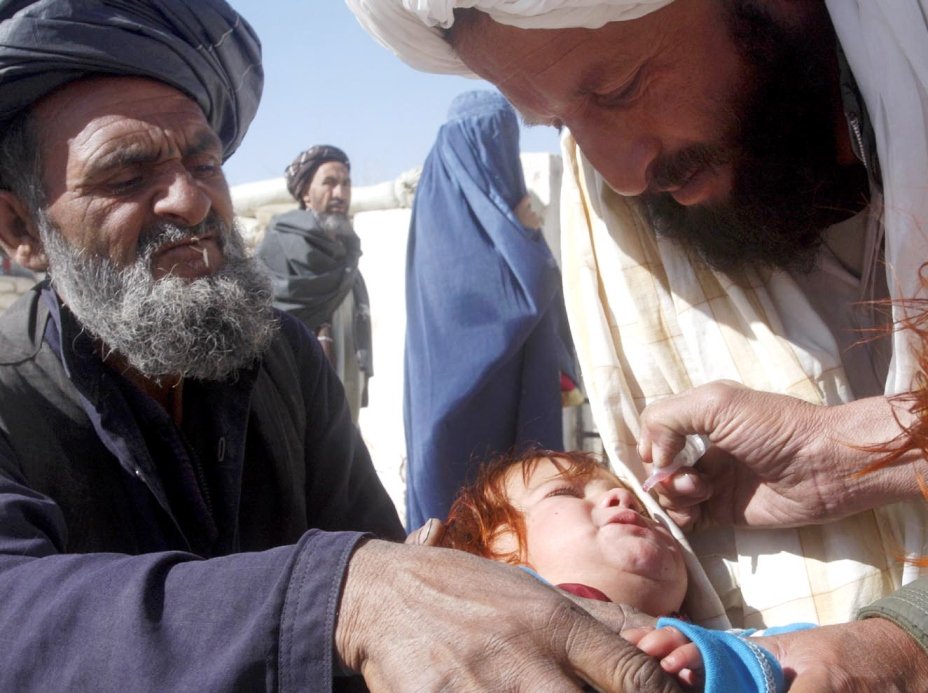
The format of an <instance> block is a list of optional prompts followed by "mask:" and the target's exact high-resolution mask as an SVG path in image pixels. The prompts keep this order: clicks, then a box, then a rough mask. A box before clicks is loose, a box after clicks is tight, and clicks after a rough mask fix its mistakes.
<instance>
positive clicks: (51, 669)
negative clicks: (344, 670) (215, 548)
mask: <svg viewBox="0 0 928 693" xmlns="http://www.w3.org/2000/svg"><path fill="white" fill-rule="evenodd" d="M12 454H13V453H12V451H11V450H10V447H9V445H8V444H7V442H6V441H5V440H4V439H3V438H2V437H0V463H2V468H3V469H6V470H10V469H13V468H14V465H12V464H8V463H9V462H10V461H11V460H10V459H9V456H10V455H12ZM13 476H14V475H13V474H11V473H10V472H9V471H7V472H0V647H2V651H3V655H2V666H0V690H4V691H51V690H94V691H136V690H139V691H146V690H150V691H180V690H191V691H192V690H211V691H252V690H259V691H260V690H281V691H298V690H313V691H322V690H327V689H329V688H330V687H331V685H332V675H333V651H332V642H333V629H334V622H335V614H336V607H337V603H338V598H339V593H340V590H341V584H342V579H343V575H344V572H345V568H346V566H347V562H348V559H349V557H350V555H351V552H352V550H353V548H354V547H355V545H356V543H357V542H358V540H359V538H360V537H361V536H362V535H361V534H359V533H355V532H324V531H321V530H310V531H309V532H306V533H305V534H304V535H303V537H302V538H301V539H300V541H299V542H298V543H297V544H296V545H292V546H282V547H279V548H275V549H271V550H268V551H262V552H252V553H239V554H234V555H230V556H225V557H221V558H214V559H209V560H203V559H201V558H199V557H197V556H195V555H193V554H188V553H183V552H177V551H175V552H164V553H150V554H143V555H138V556H129V555H123V554H104V553H91V554H63V553H61V547H62V546H63V545H64V543H65V540H66V538H65V532H66V528H65V526H64V523H63V518H62V516H61V513H60V511H59V509H58V508H57V506H56V505H55V504H54V503H53V502H52V501H50V500H49V499H48V498H46V497H44V496H42V495H41V494H38V493H36V492H34V491H31V490H30V489H29V488H27V487H26V486H24V485H23V484H22V483H20V481H19V480H17V479H15V478H13Z"/></svg>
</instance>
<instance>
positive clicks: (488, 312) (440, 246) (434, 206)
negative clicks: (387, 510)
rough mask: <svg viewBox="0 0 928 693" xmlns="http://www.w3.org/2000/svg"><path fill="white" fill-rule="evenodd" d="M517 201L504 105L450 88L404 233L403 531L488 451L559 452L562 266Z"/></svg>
mask: <svg viewBox="0 0 928 693" xmlns="http://www.w3.org/2000/svg"><path fill="white" fill-rule="evenodd" d="M528 209H529V207H528V197H527V194H526V187H525V179H524V176H523V173H522V166H521V163H520V161H519V124H518V119H517V117H516V114H515V112H514V111H513V109H512V107H511V106H510V105H509V103H508V102H507V101H506V100H505V98H503V96H502V95H500V94H499V93H497V92H490V91H473V92H467V93H464V94H461V95H460V96H458V97H457V98H455V100H454V101H453V102H452V104H451V109H450V111H449V115H448V122H446V123H445V124H444V125H443V126H442V127H441V129H440V130H439V131H438V139H437V141H436V142H435V145H434V146H433V147H432V150H431V152H430V153H429V155H428V158H427V159H426V161H425V165H424V167H423V171H422V177H421V178H420V180H419V185H418V188H417V190H416V197H415V202H414V205H413V212H412V222H411V226H410V230H409V247H408V252H407V266H406V310H407V313H406V319H407V324H406V363H405V393H404V394H405V401H404V420H405V426H406V450H407V486H406V519H407V525H408V527H409V528H410V529H413V528H416V527H419V526H420V525H422V524H423V523H424V522H425V520H427V519H428V518H430V517H435V518H439V519H443V518H444V517H445V516H446V514H447V512H448V509H449V507H450V505H451V501H452V500H453V498H454V496H455V494H456V493H457V491H458V489H459V488H460V486H461V485H462V484H463V483H465V482H470V481H471V480H472V474H473V472H474V471H475V469H476V463H477V462H478V461H480V460H481V459H484V458H485V457H486V456H487V455H488V454H490V453H493V452H504V451H509V450H512V449H514V448H519V447H521V446H525V445H531V444H534V445H540V446H541V447H543V448H547V449H551V450H562V449H563V448H564V441H563V427H562V414H561V406H562V405H561V400H562V395H561V377H562V373H563V374H565V376H566V377H567V378H569V380H570V381H572V382H577V378H576V374H575V369H574V365H573V364H574V358H573V345H572V343H571V342H570V337H569V332H568V328H567V324H566V319H565V311H564V301H563V296H562V291H561V274H560V271H559V270H558V267H557V263H556V262H555V260H554V257H553V256H552V254H551V251H550V249H549V248H548V245H547V244H546V243H545V240H544V238H543V237H542V234H541V231H540V230H539V229H538V228H537V227H538V226H540V219H537V217H536V218H535V219H532V218H531V217H532V216H533V215H532V214H531V212H528V213H526V212H527V210H528ZM520 217H521V218H522V220H521V221H520ZM565 382H566V381H565Z"/></svg>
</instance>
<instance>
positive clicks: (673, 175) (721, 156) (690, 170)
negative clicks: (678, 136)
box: [650, 144, 732, 190]
mask: <svg viewBox="0 0 928 693" xmlns="http://www.w3.org/2000/svg"><path fill="white" fill-rule="evenodd" d="M731 158H732V157H731V155H730V154H727V153H726V152H724V151H723V150H722V149H721V148H720V147H718V146H713V145H707V144H700V145H694V146H692V147H687V148H686V149H682V150H680V151H679V152H676V153H675V154H669V155H666V156H661V157H659V158H658V159H656V160H655V161H654V163H652V164H651V172H650V173H651V181H650V183H651V187H652V188H654V189H657V190H669V189H672V188H678V187H680V186H682V185H683V184H684V183H686V182H687V181H688V180H689V179H690V178H692V177H693V176H694V175H695V174H696V173H697V172H699V171H701V170H703V169H706V168H717V167H719V166H723V165H725V164H727V163H728V162H729V161H730V160H731Z"/></svg>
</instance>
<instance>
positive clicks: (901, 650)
mask: <svg viewBox="0 0 928 693" xmlns="http://www.w3.org/2000/svg"><path fill="white" fill-rule="evenodd" d="M751 640H752V642H755V643H757V644H758V645H760V646H762V647H766V648H767V649H768V650H769V651H770V652H771V653H772V654H773V655H774V656H775V657H776V658H777V660H779V662H780V664H781V665H782V666H783V672H784V674H785V675H786V680H787V682H789V681H792V685H791V686H790V689H789V690H790V693H828V692H829V691H831V692H833V693H858V692H862V691H879V692H880V693H896V692H898V693H904V692H911V691H928V654H926V653H925V650H923V649H922V647H921V646H920V645H919V644H918V643H917V642H916V641H915V639H914V638H912V637H910V636H909V635H908V634H907V633H906V632H905V631H903V630H902V629H901V628H899V626H897V625H896V624H894V623H892V622H891V621H887V620H886V619H882V618H869V619H866V620H863V621H853V622H851V623H842V624H840V625H836V626H823V627H821V628H813V629H811V630H803V631H797V632H795V633H785V634H783V635H775V636H770V637H762V638H752V639H751Z"/></svg>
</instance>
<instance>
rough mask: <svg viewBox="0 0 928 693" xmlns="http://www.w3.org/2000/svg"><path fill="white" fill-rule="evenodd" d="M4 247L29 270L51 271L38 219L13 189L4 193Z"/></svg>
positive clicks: (0, 232)
mask: <svg viewBox="0 0 928 693" xmlns="http://www.w3.org/2000/svg"><path fill="white" fill-rule="evenodd" d="M0 247H2V248H3V250H5V251H6V254H7V255H9V256H10V257H11V258H12V259H13V260H14V261H15V262H17V263H18V264H20V265H22V266H23V267H25V268H26V269H30V270H33V271H36V272H44V271H45V270H46V269H48V258H46V257H45V248H44V247H43V246H42V240H41V238H40V237H39V230H38V228H37V227H36V224H35V219H34V218H33V216H32V213H31V212H30V211H29V208H28V206H26V205H25V204H24V203H23V201H22V200H20V199H19V197H17V196H16V195H15V194H13V193H12V192H10V191H9V190H0Z"/></svg>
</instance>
